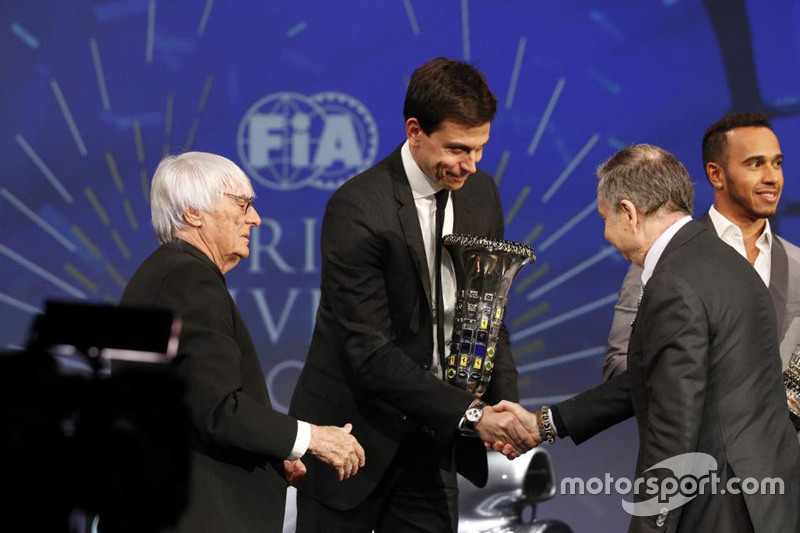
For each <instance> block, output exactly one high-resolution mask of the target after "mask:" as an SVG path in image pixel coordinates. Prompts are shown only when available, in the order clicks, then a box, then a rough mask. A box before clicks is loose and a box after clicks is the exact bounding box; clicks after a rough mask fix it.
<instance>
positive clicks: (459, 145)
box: [444, 141, 489, 152]
mask: <svg viewBox="0 0 800 533" xmlns="http://www.w3.org/2000/svg"><path fill="white" fill-rule="evenodd" d="M487 144H489V141H486V142H485V143H483V144H482V145H480V146H478V148H483V147H484V146H486V145H487ZM444 147H445V148H449V149H456V150H464V151H466V152H469V151H471V150H472V147H470V146H467V145H466V144H464V143H457V142H451V143H445V145H444Z"/></svg>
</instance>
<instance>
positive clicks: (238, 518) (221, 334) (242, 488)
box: [120, 239, 297, 533]
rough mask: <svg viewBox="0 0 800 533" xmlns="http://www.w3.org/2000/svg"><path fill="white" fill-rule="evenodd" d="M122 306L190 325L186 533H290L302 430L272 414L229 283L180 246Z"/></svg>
mask: <svg viewBox="0 0 800 533" xmlns="http://www.w3.org/2000/svg"><path fill="white" fill-rule="evenodd" d="M120 303H121V305H135V306H144V307H158V308H167V309H171V310H173V311H175V312H177V313H178V314H179V315H180V316H181V317H182V318H183V329H182V331H181V336H180V345H179V348H178V357H177V359H176V363H175V364H176V366H177V370H178V372H179V373H180V374H182V375H183V376H184V377H185V379H186V383H187V396H186V401H187V404H188V407H189V412H190V417H191V423H192V430H193V431H192V436H193V438H192V462H193V465H192V480H191V490H192V492H191V503H190V505H189V509H188V511H187V512H186V514H185V515H184V517H183V518H182V521H181V524H180V528H179V530H180V531H186V532H192V533H196V532H204V531H207V532H219V531H226V532H227V531H230V532H250V531H253V532H255V531H258V532H264V531H276V532H279V531H282V529H283V512H284V505H285V497H286V482H285V481H284V478H283V464H282V463H283V459H285V458H286V457H287V456H288V455H289V453H290V452H291V450H292V446H293V445H294V440H295V436H296V434H297V422H296V421H295V420H293V419H292V418H290V417H288V416H286V415H283V414H281V413H278V412H275V411H273V410H272V408H271V407H270V402H269V395H268V394H267V388H266V384H265V381H264V374H263V372H262V370H261V365H260V364H259V361H258V356H257V354H256V351H255V348H254V346H253V342H252V340H251V339H250V334H249V333H248V331H247V328H246V327H245V325H244V322H243V321H242V317H241V316H240V315H239V310H238V309H237V308H236V305H235V304H234V302H233V300H232V299H231V297H230V295H229V294H228V291H227V288H226V285H225V278H224V277H223V275H222V273H221V272H220V271H219V269H218V268H217V266H216V265H215V264H214V263H213V262H212V261H211V260H210V259H209V258H208V257H207V256H206V255H205V254H203V253H202V252H201V251H200V250H198V249H197V248H195V247H194V246H192V245H190V244H188V243H186V242H184V241H181V240H177V239H176V240H174V241H172V242H170V243H167V244H164V245H162V246H161V247H160V248H158V249H157V250H156V251H155V252H154V253H153V254H152V255H151V256H150V257H149V258H147V259H146V260H145V261H144V263H142V265H141V266H140V267H139V268H138V270H137V271H136V273H134V275H133V277H132V278H131V280H130V281H129V282H128V285H127V287H126V288H125V293H124V294H123V295H122V300H121V302H120Z"/></svg>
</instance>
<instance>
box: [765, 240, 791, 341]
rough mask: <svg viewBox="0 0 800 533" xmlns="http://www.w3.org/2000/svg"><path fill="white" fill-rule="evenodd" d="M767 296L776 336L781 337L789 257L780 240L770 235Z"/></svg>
mask: <svg viewBox="0 0 800 533" xmlns="http://www.w3.org/2000/svg"><path fill="white" fill-rule="evenodd" d="M770 261H771V264H770V274H769V295H770V296H771V297H772V303H773V304H774V305H775V318H776V319H777V321H778V334H779V335H781V336H782V335H783V321H784V319H785V315H786V295H787V294H788V292H789V256H788V255H787V254H786V248H785V247H784V246H783V243H782V242H781V240H780V239H779V238H778V237H777V236H776V235H775V234H774V233H773V234H772V251H771V256H770Z"/></svg>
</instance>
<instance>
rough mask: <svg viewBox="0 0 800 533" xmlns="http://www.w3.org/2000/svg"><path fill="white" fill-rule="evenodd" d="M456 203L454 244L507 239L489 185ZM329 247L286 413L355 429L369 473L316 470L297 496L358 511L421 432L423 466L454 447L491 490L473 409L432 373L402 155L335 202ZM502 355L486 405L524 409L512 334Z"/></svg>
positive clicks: (420, 251) (424, 272)
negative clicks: (466, 424)
mask: <svg viewBox="0 0 800 533" xmlns="http://www.w3.org/2000/svg"><path fill="white" fill-rule="evenodd" d="M452 198H453V209H454V222H453V230H454V233H471V234H477V235H484V236H489V237H494V238H500V237H502V235H503V218H502V208H501V205H500V199H499V196H498V192H497V188H496V186H495V184H494V181H493V180H492V178H491V177H490V176H489V175H488V174H485V173H484V172H481V171H478V172H477V173H476V174H474V175H472V176H471V177H470V178H469V179H468V180H467V182H466V184H465V185H464V187H463V188H462V189H461V190H459V191H456V192H454V193H453V196H452ZM321 240H322V285H321V287H322V295H321V300H320V306H319V311H318V313H317V321H316V326H315V329H314V335H313V338H312V341H311V347H310V350H309V353H308V359H307V361H306V365H305V367H304V368H303V371H302V373H301V375H300V379H299V382H298V384H297V387H296V389H295V392H294V396H293V398H292V403H291V408H290V413H291V414H292V415H293V416H296V417H299V418H302V419H303V420H307V421H309V422H312V423H317V424H335V425H342V424H345V423H347V422H352V423H353V426H354V429H353V433H354V435H355V436H356V438H357V439H358V440H359V442H360V443H361V444H362V445H363V447H364V450H365V453H366V466H365V467H364V468H362V469H360V470H359V472H358V475H357V476H355V477H354V478H352V479H348V480H347V481H345V482H344V483H339V482H338V481H337V480H336V477H335V474H334V472H333V471H332V470H330V469H326V468H323V467H322V466H321V464H320V463H319V462H318V461H316V460H314V459H310V460H309V461H308V462H307V466H308V474H307V475H306V477H305V478H304V479H302V480H301V481H300V483H299V484H298V489H299V490H301V491H306V492H307V493H308V494H309V495H310V496H311V497H313V498H315V499H317V500H319V501H322V502H324V503H325V504H327V505H329V506H331V507H334V508H337V509H351V508H353V507H355V506H356V505H358V504H359V503H361V502H362V501H364V499H365V498H366V497H367V496H368V495H369V494H370V493H371V492H372V490H373V489H374V488H375V486H376V485H377V484H378V482H379V481H380V480H381V479H382V477H383V475H384V473H385V472H386V469H387V467H388V466H389V463H390V462H391V461H392V459H393V458H394V456H395V454H396V453H397V450H398V447H399V446H400V444H401V442H402V441H403V440H404V439H406V437H408V436H409V435H411V434H412V433H414V432H424V433H425V434H426V435H427V436H428V437H429V442H430V447H429V448H428V449H420V450H419V453H420V456H427V457H434V458H436V457H440V456H441V457H451V454H452V449H453V446H454V443H455V441H456V440H458V441H459V442H458V450H457V451H456V459H457V462H458V463H459V466H460V468H459V471H460V472H461V473H462V474H463V475H465V476H467V477H468V478H469V479H471V480H473V481H474V482H476V483H478V484H484V483H485V482H486V454H485V451H484V449H483V445H482V443H480V442H478V439H475V438H470V439H467V438H459V439H456V428H457V426H458V423H459V421H460V419H461V417H462V416H463V415H464V412H465V410H466V408H467V407H468V406H469V404H470V403H471V401H472V399H473V398H472V396H471V395H470V394H469V393H467V392H466V391H464V390H460V389H457V388H455V387H453V386H451V385H449V384H447V383H445V382H443V381H441V380H440V379H438V378H437V377H436V376H435V375H433V374H432V373H431V372H430V371H429V370H428V369H429V367H430V363H431V358H432V354H433V333H432V328H433V326H432V324H433V322H432V320H433V319H432V318H431V308H430V301H431V298H430V293H431V286H430V285H431V283H430V280H429V278H428V268H427V262H426V259H425V250H424V246H423V241H422V234H421V231H420V227H419V220H418V218H417V211H416V207H415V204H414V200H413V198H412V195H411V187H410V185H409V183H408V178H407V177H406V174H405V171H404V170H403V163H402V159H401V156H400V149H399V148H398V149H397V150H395V152H394V153H392V154H391V155H390V156H389V157H387V158H386V159H384V160H383V161H381V162H380V163H378V164H377V165H376V166H374V167H372V168H371V169H369V170H367V171H366V172H364V173H362V174H360V175H358V176H356V177H355V178H353V179H352V180H350V181H348V182H347V183H345V184H344V185H343V186H342V187H341V188H340V189H339V190H338V191H337V192H336V193H335V194H334V195H333V196H332V197H331V199H330V201H329V202H328V206H327V209H326V212H325V218H324V219H323V223H322V235H321ZM496 353H497V355H496V364H495V369H494V371H493V373H492V381H491V384H490V386H489V389H488V390H487V392H486V394H485V396H484V398H485V399H486V400H487V401H488V402H490V403H495V402H497V401H499V400H500V399H502V398H506V399H510V400H515V401H516V400H517V399H518V395H517V372H516V367H515V366H514V361H513V359H512V356H511V352H510V351H509V347H508V333H507V331H506V330H505V328H503V329H502V331H501V333H500V340H499V341H498V345H497V352H496ZM459 459H464V461H460V460H459ZM433 462H434V463H436V462H437V461H436V460H434V461H433Z"/></svg>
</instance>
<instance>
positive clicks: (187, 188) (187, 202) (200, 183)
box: [150, 152, 253, 243]
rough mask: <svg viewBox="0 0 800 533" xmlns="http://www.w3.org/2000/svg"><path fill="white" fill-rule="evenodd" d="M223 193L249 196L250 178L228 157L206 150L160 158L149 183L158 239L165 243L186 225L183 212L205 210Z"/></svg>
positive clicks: (251, 188) (154, 225)
mask: <svg viewBox="0 0 800 533" xmlns="http://www.w3.org/2000/svg"><path fill="white" fill-rule="evenodd" d="M226 192H228V193H232V194H241V195H244V196H253V185H252V184H251V183H250V179H249V178H248V177H247V175H245V173H244V172H243V171H242V169H240V168H239V167H238V166H236V164H235V163H234V162H233V161H231V160H230V159H228V158H225V157H222V156H221V155H216V154H209V153H206V152H186V153H185V154H181V155H177V156H175V155H171V156H167V157H165V158H164V159H162V160H161V162H160V163H159V164H158V168H157V169H156V172H155V174H153V182H152V184H151V186H150V213H151V216H152V221H153V229H154V230H155V231H156V235H157V236H158V240H159V242H161V243H165V242H169V241H170V240H172V238H173V236H174V235H175V233H176V232H177V231H179V230H182V229H185V228H186V222H184V220H183V215H184V213H186V212H189V211H202V212H206V213H209V212H211V211H212V209H213V205H214V203H215V202H216V201H217V200H219V199H220V198H222V196H223V194H224V193H226Z"/></svg>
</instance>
